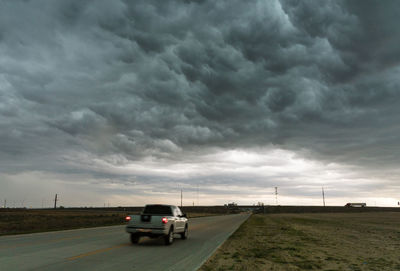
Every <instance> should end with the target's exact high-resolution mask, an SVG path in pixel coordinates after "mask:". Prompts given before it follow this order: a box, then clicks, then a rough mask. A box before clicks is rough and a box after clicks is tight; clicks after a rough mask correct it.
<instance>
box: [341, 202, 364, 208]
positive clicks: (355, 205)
mask: <svg viewBox="0 0 400 271" xmlns="http://www.w3.org/2000/svg"><path fill="white" fill-rule="evenodd" d="M365 206H367V204H366V203H352V202H349V203H347V204H346V205H345V207H365Z"/></svg>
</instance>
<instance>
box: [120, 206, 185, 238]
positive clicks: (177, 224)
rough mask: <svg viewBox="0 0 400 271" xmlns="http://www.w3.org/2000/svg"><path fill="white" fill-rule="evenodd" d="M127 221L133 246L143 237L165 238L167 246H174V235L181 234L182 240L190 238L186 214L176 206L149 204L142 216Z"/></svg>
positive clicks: (131, 217) (127, 230)
mask: <svg viewBox="0 0 400 271" xmlns="http://www.w3.org/2000/svg"><path fill="white" fill-rule="evenodd" d="M126 221H128V224H127V226H126V232H127V233H130V236H131V242H132V243H133V244H137V243H138V242H139V239H140V237H142V236H148V237H151V238H157V237H160V236H163V238H164V243H165V245H170V244H172V242H173V241H174V234H180V236H181V238H182V239H186V238H187V237H188V228H189V225H188V219H187V217H186V214H183V213H182V212H181V210H180V209H179V207H177V206H174V205H161V204H149V205H146V206H145V207H144V209H143V212H142V213H141V214H140V215H128V216H127V217H126Z"/></svg>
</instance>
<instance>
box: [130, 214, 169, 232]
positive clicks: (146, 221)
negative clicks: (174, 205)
mask: <svg viewBox="0 0 400 271" xmlns="http://www.w3.org/2000/svg"><path fill="white" fill-rule="evenodd" d="M163 217H165V216H160V215H146V214H144V215H135V216H131V220H130V221H129V226H134V227H137V228H143V229H152V228H157V229H160V228H164V224H163V222H162V218H163Z"/></svg>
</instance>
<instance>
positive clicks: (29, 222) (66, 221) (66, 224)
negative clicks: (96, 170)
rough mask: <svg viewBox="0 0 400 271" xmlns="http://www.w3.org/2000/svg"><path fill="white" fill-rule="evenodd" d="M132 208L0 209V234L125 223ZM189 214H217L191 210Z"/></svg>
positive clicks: (189, 215)
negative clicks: (116, 209) (107, 209)
mask: <svg viewBox="0 0 400 271" xmlns="http://www.w3.org/2000/svg"><path fill="white" fill-rule="evenodd" d="M128 214H134V212H131V211H99V210H97V211H94V210H68V209H58V210H22V209H16V210H13V209H8V210H1V211H0V236H1V235H10V234H20V233H34V232H46V231H57V230H69V229H78V228H89V227H100V226H112V225H123V224H125V217H126V215H128ZM187 215H188V217H189V218H193V217H201V216H210V215H215V214H211V213H188V214H187Z"/></svg>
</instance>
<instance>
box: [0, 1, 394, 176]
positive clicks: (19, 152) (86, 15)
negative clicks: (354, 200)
mask: <svg viewBox="0 0 400 271" xmlns="http://www.w3.org/2000/svg"><path fill="white" fill-rule="evenodd" d="M399 6H400V5H399V4H398V2H396V1H389V2H388V1H385V3H382V2H379V1H368V2H364V1H363V2H354V1H350V2H342V1H281V2H279V1H254V2H251V3H250V2H246V1H217V2H215V1H161V2H160V1H135V2H128V1H97V2H96V3H93V2H87V1H63V2H59V1H57V2H48V1H2V2H1V4H0V54H1V59H0V114H1V115H0V127H1V130H0V142H1V143H0V144H1V145H0V146H1V148H0V153H1V157H2V158H1V159H2V161H4V162H5V161H8V162H9V163H10V164H12V163H18V161H20V160H24V159H26V160H27V161H31V163H33V164H34V165H35V167H37V168H38V169H39V170H40V169H41V168H47V167H46V166H45V165H48V164H52V163H56V162H54V159H51V158H49V159H50V161H43V159H44V158H43V159H38V160H34V161H32V160H31V158H33V157H53V158H54V157H58V155H59V154H60V153H63V152H66V151H76V152H79V151H82V152H86V153H91V154H92V155H94V156H96V157H98V158H99V159H106V156H110V155H117V156H120V157H122V158H121V159H120V160H118V159H117V160H118V161H119V162H118V163H123V161H125V162H129V161H133V160H140V159H142V158H144V157H149V156H152V157H158V158H162V159H166V160H180V159H184V157H186V155H187V154H188V153H190V154H191V155H192V154H193V152H196V151H198V152H200V153H201V152H206V151H208V148H213V147H220V148H227V149H229V148H246V147H256V146H265V145H268V144H271V143H272V144H277V145H279V147H281V148H286V149H292V150H295V151H299V152H302V153H303V154H304V155H309V156H311V157H313V158H317V159H322V160H325V161H336V162H342V163H356V164H361V165H375V166H376V167H379V166H389V167H390V166H393V165H396V164H398V161H399V159H400V157H399V149H398V146H399V139H398V137H397V136H396V135H398V134H399V132H400V131H399V129H400V127H399V125H398V123H399V117H398V116H399V113H400V112H399V111H400V109H398V108H399V107H398V106H397V101H398V99H399V79H398V76H397V75H398V72H399V65H398V64H399V60H400V59H399V58H400V52H399V49H398V46H397V45H398V44H399V42H400V31H399V30H397V29H398V28H397V27H396V26H397V22H398V20H397V14H398V11H399ZM44 160H45V159H44ZM121 161H122V162H121ZM116 163H117V162H116ZM23 165H24V164H23V163H22V164H21V167H23ZM59 167H62V163H59V164H58V167H57V168H56V170H58V169H59Z"/></svg>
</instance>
